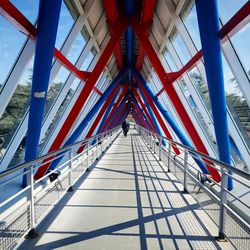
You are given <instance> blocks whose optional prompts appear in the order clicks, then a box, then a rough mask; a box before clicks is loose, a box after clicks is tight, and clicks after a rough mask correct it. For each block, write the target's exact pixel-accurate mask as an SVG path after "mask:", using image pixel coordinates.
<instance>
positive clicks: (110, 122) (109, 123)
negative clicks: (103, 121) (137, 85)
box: [104, 97, 126, 131]
mask: <svg viewBox="0 0 250 250" xmlns="http://www.w3.org/2000/svg"><path fill="white" fill-rule="evenodd" d="M125 102H126V98H125V97H124V98H123V100H122V101H121V103H120V104H119V105H118V107H117V109H116V111H115V112H114V115H113V117H112V119H110V121H109V122H108V124H107V126H106V127H105V128H104V131H106V130H107V129H108V128H109V127H110V125H111V124H112V123H114V119H115V117H116V116H117V114H118V113H119V112H120V110H121V109H122V108H123V106H124V105H125Z"/></svg>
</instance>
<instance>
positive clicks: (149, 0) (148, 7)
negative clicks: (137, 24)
mask: <svg viewBox="0 0 250 250" xmlns="http://www.w3.org/2000/svg"><path fill="white" fill-rule="evenodd" d="M155 7H156V0H144V1H143V6H142V16H141V23H142V24H152V21H153V16H154V11H155ZM150 27H151V25H148V28H147V31H146V35H148V34H149V32H150ZM144 57H145V51H144V48H143V46H142V45H141V44H140V45H139V49H138V56H137V61H136V68H137V70H140V69H141V67H142V63H143V60H144Z"/></svg>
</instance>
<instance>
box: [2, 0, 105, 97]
mask: <svg viewBox="0 0 250 250" xmlns="http://www.w3.org/2000/svg"><path fill="white" fill-rule="evenodd" d="M0 15H2V16H3V17H5V18H6V19H7V20H8V21H9V22H10V23H12V24H13V25H14V26H15V27H16V28H17V29H18V30H19V31H20V32H22V33H23V34H25V35H26V36H28V37H29V38H30V39H32V40H33V41H35V40H36V28H35V26H34V25H33V24H32V23H30V21H29V20H28V19H27V18H26V17H25V16H24V15H23V14H22V13H21V12H20V11H19V10H18V9H17V8H16V7H15V6H14V5H13V4H12V3H11V2H10V1H8V0H1V1H0ZM54 57H55V58H56V59H57V60H58V61H59V62H60V63H61V64H62V65H63V66H64V67H65V68H67V69H68V70H69V71H70V72H72V73H73V74H74V75H75V76H77V77H78V78H80V79H81V80H83V81H86V80H87V79H88V78H89V76H90V74H91V73H90V72H85V71H81V70H79V69H78V68H76V67H75V66H74V65H73V64H72V63H71V62H70V61H69V60H68V59H67V58H66V57H65V56H64V55H63V54H62V53H61V52H60V51H59V50H58V49H56V48H55V50H54ZM94 90H95V91H96V92H97V93H98V94H99V95H101V94H102V93H101V92H100V91H99V90H98V89H97V88H96V87H94Z"/></svg>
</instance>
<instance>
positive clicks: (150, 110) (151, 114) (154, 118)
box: [138, 88, 167, 146]
mask: <svg viewBox="0 0 250 250" xmlns="http://www.w3.org/2000/svg"><path fill="white" fill-rule="evenodd" d="M138 90H139V91H140V94H141V96H142V99H143V101H144V103H145V105H146V107H147V110H148V112H149V114H150V116H151V118H152V120H153V122H154V125H155V127H156V130H157V133H158V134H159V135H160V136H163V134H162V131H161V128H160V126H159V123H158V121H157V119H156V117H155V115H154V112H153V110H152V109H151V107H150V105H149V103H148V101H147V98H146V97H145V95H144V94H143V92H142V91H141V90H140V88H138ZM162 144H163V146H166V145H167V144H166V142H165V140H162Z"/></svg>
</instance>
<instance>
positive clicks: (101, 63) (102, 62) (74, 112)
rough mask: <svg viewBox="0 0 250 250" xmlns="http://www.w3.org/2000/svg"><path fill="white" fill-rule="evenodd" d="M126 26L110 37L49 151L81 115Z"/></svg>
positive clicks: (43, 167) (43, 170) (124, 23)
mask: <svg viewBox="0 0 250 250" xmlns="http://www.w3.org/2000/svg"><path fill="white" fill-rule="evenodd" d="M126 26H127V23H126V22H125V21H124V22H122V23H121V25H119V26H117V30H116V31H115V32H114V34H113V36H112V37H111V38H110V40H109V42H108V44H107V46H106V47H105V49H104V51H103V53H102V55H101V56H100V58H99V60H98V62H97V64H96V66H95V68H94V70H93V72H92V74H91V76H90V77H89V79H88V80H87V81H86V84H85V85H84V87H83V89H82V91H81V93H80V95H79V97H78V99H77V100H76V102H75V104H74V106H73V108H72V109H71V111H70V114H69V115H68V117H67V118H66V120H65V121H64V123H63V126H62V128H61V130H60V131H59V133H58V134H57V136H56V138H55V140H54V142H53V143H52V145H51V147H50V149H49V152H52V151H54V150H56V149H58V148H60V146H61V145H62V143H63V141H64V139H65V138H66V136H67V135H68V133H69V132H70V129H71V127H72V125H73V124H74V123H75V120H76V119H77V117H78V116H79V114H80V112H81V110H82V107H83V106H84V104H85V102H86V101H87V99H88V97H89V95H90V93H91V92H92V90H93V87H94V86H95V84H96V82H97V80H98V78H99V76H100V75H101V73H102V71H103V69H104V67H105V66H106V64H107V62H108V60H109V58H110V56H111V55H112V53H113V51H114V48H115V46H116V44H117V43H118V41H119V40H120V37H121V35H122V33H123V32H124V30H125V27H126ZM48 167H49V164H46V165H44V166H42V167H40V168H39V169H38V171H37V173H36V174H35V178H36V179H39V178H41V177H42V176H43V175H44V173H45V172H46V171H47V168H48Z"/></svg>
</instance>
